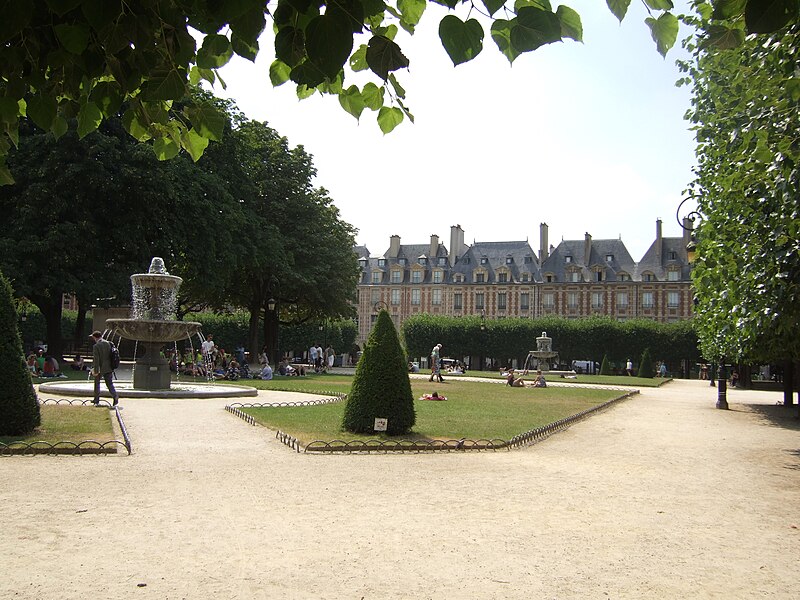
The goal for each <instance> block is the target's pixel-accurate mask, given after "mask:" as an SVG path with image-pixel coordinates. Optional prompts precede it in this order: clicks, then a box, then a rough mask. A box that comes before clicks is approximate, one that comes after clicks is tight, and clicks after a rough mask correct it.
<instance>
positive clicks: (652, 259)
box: [638, 237, 691, 281]
mask: <svg viewBox="0 0 800 600" xmlns="http://www.w3.org/2000/svg"><path fill="white" fill-rule="evenodd" d="M657 245H658V240H656V241H654V242H653V243H652V245H651V246H650V248H648V249H647V252H645V253H644V256H643V257H642V260H641V261H639V272H638V275H639V277H640V278H641V276H642V274H644V273H652V274H653V275H655V276H656V279H658V280H659V281H663V280H665V279H666V278H667V272H668V271H671V270H673V269H680V272H681V275H680V280H681V281H684V280H685V281H688V280H690V279H691V277H690V275H689V273H690V271H691V269H690V267H689V261H688V259H687V257H686V243H685V241H684V239H683V238H682V237H679V238H673V237H665V238H661V256H660V257H659V256H658V248H657ZM670 257H674V258H670Z"/></svg>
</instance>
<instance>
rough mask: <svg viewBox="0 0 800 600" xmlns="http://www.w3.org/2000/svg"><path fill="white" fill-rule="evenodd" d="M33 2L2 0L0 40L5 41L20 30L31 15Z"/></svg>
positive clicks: (26, 23) (28, 21)
mask: <svg viewBox="0 0 800 600" xmlns="http://www.w3.org/2000/svg"><path fill="white" fill-rule="evenodd" d="M33 8H34V3H33V2H4V3H3V15H2V16H3V18H2V19H0V42H6V41H8V40H9V39H11V38H12V37H14V36H15V35H17V34H18V33H19V32H20V31H22V30H23V29H24V28H25V27H26V26H27V25H28V23H30V21H31V17H32V16H33Z"/></svg>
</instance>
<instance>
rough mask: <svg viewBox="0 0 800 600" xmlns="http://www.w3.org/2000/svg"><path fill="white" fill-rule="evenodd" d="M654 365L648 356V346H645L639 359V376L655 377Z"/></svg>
mask: <svg viewBox="0 0 800 600" xmlns="http://www.w3.org/2000/svg"><path fill="white" fill-rule="evenodd" d="M655 374H656V372H655V367H654V366H653V359H652V358H650V348H645V349H644V352H642V359H641V360H640V361H639V372H638V373H637V375H638V376H639V377H647V378H648V379H652V378H653V377H655Z"/></svg>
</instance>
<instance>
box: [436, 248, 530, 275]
mask: <svg viewBox="0 0 800 600" xmlns="http://www.w3.org/2000/svg"><path fill="white" fill-rule="evenodd" d="M484 258H485V259H486V261H487V262H486V264H482V263H481V260H482V259H484ZM508 258H510V259H511V262H510V263H507V262H506V261H507V259H508ZM526 258H527V259H528V260H527V262H526V260H525V259H526ZM503 267H507V268H509V270H510V271H511V282H519V281H521V280H522V277H521V276H522V273H529V278H530V281H536V282H541V281H542V274H541V271H540V270H539V265H538V263H537V260H536V254H535V253H534V251H533V249H532V248H531V246H530V244H529V243H528V242H475V243H474V244H472V246H470V247H469V248H467V251H466V252H464V254H462V255H461V256H459V257H458V260H457V261H456V264H455V265H454V267H453V269H452V271H453V273H462V274H463V275H464V277H465V283H474V278H473V277H472V273H473V271H474V270H475V269H479V268H485V269H487V271H488V274H487V277H486V283H496V282H497V272H496V271H497V270H498V269H500V268H503ZM511 282H509V283H511Z"/></svg>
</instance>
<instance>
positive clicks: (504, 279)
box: [497, 273, 508, 283]
mask: <svg viewBox="0 0 800 600" xmlns="http://www.w3.org/2000/svg"><path fill="white" fill-rule="evenodd" d="M497 283H508V273H498V274H497Z"/></svg>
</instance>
